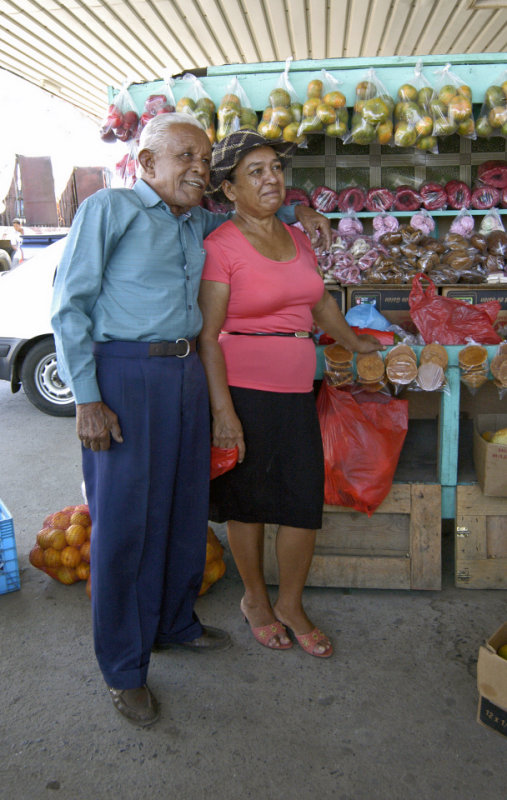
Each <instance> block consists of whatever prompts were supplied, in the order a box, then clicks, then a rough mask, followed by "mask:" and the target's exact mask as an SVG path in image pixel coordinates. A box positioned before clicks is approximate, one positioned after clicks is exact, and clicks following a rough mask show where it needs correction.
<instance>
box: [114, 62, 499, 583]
mask: <svg viewBox="0 0 507 800" xmlns="http://www.w3.org/2000/svg"><path fill="white" fill-rule="evenodd" d="M449 61H452V64H450V63H449ZM506 78H507V58H506V57H505V55H504V54H491V53H488V54H485V55H477V56H470V55H462V56H459V55H453V56H452V59H451V58H447V57H446V56H431V57H427V58H420V59H418V58H408V57H407V58H387V59H379V58H377V59H375V58H374V59H336V60H335V59H331V60H327V61H300V62H287V63H286V64H283V63H279V62H272V63H266V64H250V65H244V64H241V65H239V64H233V65H227V66H224V67H214V68H209V69H208V71H207V74H206V75H205V76H203V77H201V78H199V79H197V78H195V77H188V76H184V78H183V79H182V80H177V81H168V79H166V80H165V81H155V82H152V83H147V84H137V85H132V86H130V87H124V88H123V91H122V92H121V91H120V90H119V89H113V88H111V89H110V103H111V105H110V108H109V110H108V112H107V114H105V119H104V126H103V135H104V136H109V137H110V138H111V140H114V139H115V137H116V138H122V137H123V138H124V140H125V141H126V148H127V149H126V156H125V159H124V161H123V162H122V164H121V165H120V169H121V172H122V176H123V177H124V178H125V182H126V183H128V181H129V180H130V181H132V180H134V179H135V178H134V176H133V170H132V168H130V170H129V169H128V168H127V165H128V164H129V163H130V164H132V163H134V162H135V147H136V144H135V142H136V136H135V133H132V134H131V135H129V134H128V125H127V126H125V125H124V126H123V127H120V126H119V125H118V123H119V121H120V120H119V117H115V113H116V112H118V111H121V112H122V113H125V111H126V106H125V96H126V95H125V92H127V94H128V102H129V103H130V104H131V105H130V107H129V110H130V112H134V114H137V118H138V120H140V121H141V122H140V124H141V126H142V124H143V116H144V121H146V119H148V118H149V116H150V114H152V113H164V111H165V112H170V111H171V110H174V109H176V110H185V111H187V112H188V113H192V114H194V115H195V116H197V117H198V118H199V117H200V118H201V120H202V121H203V124H204V127H205V128H206V130H207V132H208V135H209V136H210V139H211V140H212V141H215V140H216V138H217V137H218V138H220V137H221V136H223V135H225V134H226V133H227V132H228V131H229V130H231V129H234V126H235V125H236V126H237V127H239V126H241V125H243V126H245V127H249V126H250V127H257V126H258V129H259V130H260V131H261V132H263V133H264V135H266V136H267V137H270V136H271V137H272V138H277V137H278V136H283V137H284V138H286V139H288V140H291V141H296V142H297V143H298V144H299V147H298V150H297V153H296V154H295V156H294V157H293V158H292V160H291V163H290V166H289V167H287V169H286V184H287V186H288V187H291V189H292V197H299V198H300V199H303V201H304V202H307V203H308V204H311V205H313V206H314V207H316V208H317V209H318V210H321V211H322V212H323V213H326V214H327V215H328V216H329V217H330V218H332V219H333V220H336V222H335V223H334V224H335V225H336V227H337V231H336V236H337V239H340V245H339V246H337V248H336V249H335V253H334V256H335V257H333V258H330V254H329V253H326V254H320V255H321V256H322V258H321V261H320V264H321V268H322V271H323V274H324V278H325V281H326V283H327V285H328V288H329V289H330V290H331V291H332V293H333V295H334V296H335V298H336V300H337V302H338V303H339V305H340V307H341V309H342V311H344V312H347V311H349V310H350V309H352V308H354V307H355V306H358V305H363V304H366V303H370V304H371V303H374V304H375V307H376V309H377V310H378V311H379V312H380V313H381V314H382V315H383V316H384V317H385V319H386V320H388V322H389V323H391V324H392V325H395V326H398V327H399V328H402V329H405V330H406V331H407V333H411V334H412V335H413V334H415V333H417V326H415V327H414V324H413V322H414V320H413V319H412V314H411V311H412V307H411V302H410V295H411V289H412V284H413V279H414V276H415V275H416V274H418V273H423V274H424V275H425V276H427V277H429V278H430V279H433V280H432V284H433V285H434V287H435V291H436V293H437V294H438V296H439V297H442V298H444V297H447V298H451V297H454V298H456V299H458V300H460V301H465V303H468V304H470V305H471V306H472V307H480V306H482V307H485V306H486V305H488V304H490V303H495V304H496V308H497V313H496V314H495V319H494V320H493V322H494V324H495V326H496V331H497V334H498V332H499V333H500V336H498V335H497V338H496V339H494V338H493V339H492V340H489V341H488V340H487V339H482V341H481V340H480V338H478V339H477V342H478V343H480V344H481V345H483V349H484V351H485V357H484V376H483V377H484V380H482V377H481V379H480V381H478V380H476V379H475V378H474V381H475V382H474V381H471V382H470V381H469V382H468V383H467V381H466V380H463V376H464V372H465V371H466V370H465V365H464V364H463V362H462V356H461V354H462V351H463V350H464V348H465V347H466V346H467V345H468V344H469V343H470V342H474V341H475V340H474V337H473V336H468V338H467V335H466V334H464V335H463V340H462V341H461V342H452V343H451V344H447V343H446V344H444V349H445V352H446V364H445V386H442V385H440V386H438V387H437V388H436V389H434V390H431V389H428V386H423V387H422V390H421V386H419V387H418V390H417V391H411V390H412V389H413V388H414V387H413V386H408V387H407V386H405V387H404V388H402V390H400V388H399V387H398V388H397V389H396V391H395V392H394V393H395V394H398V393H399V392H400V391H401V395H400V396H403V397H406V398H407V400H408V407H409V420H410V424H409V432H408V435H407V439H406V442H405V446H404V449H403V451H402V453H401V456H400V460H399V463H398V469H397V471H396V473H395V475H394V482H393V484H392V487H391V491H390V492H389V494H388V496H387V497H386V498H385V499H384V500H383V502H382V504H381V505H380V506H379V507H378V508H377V509H375V512H374V513H373V514H372V515H371V516H367V515H365V514H364V513H361V512H359V511H356V510H354V509H351V508H350V507H348V508H347V507H345V506H344V507H342V506H332V505H327V506H326V508H325V511H326V514H325V526H324V528H323V530H322V531H321V532H320V533H319V537H318V540H317V549H316V557H315V559H314V563H313V567H312V571H311V573H310V576H309V582H310V583H312V584H314V585H339V586H355V587H378V588H409V589H410V588H411V589H437V588H439V587H440V580H441V564H440V550H441V522H442V519H454V520H455V528H456V530H455V533H456V584H457V585H458V586H464V587H474V586H488V587H490V588H505V586H506V585H507V579H506V575H507V541H506V535H505V532H506V530H507V472H506V464H507V446H505V447H504V446H503V445H501V446H500V447H503V450H501V451H500V453H501V454H502V453H503V455H501V458H499V460H498V462H497V463H498V468H499V469H500V470H503V474H504V475H505V476H506V477H505V480H504V482H503V484H501V485H500V488H499V489H497V490H496V491H497V495H494V497H493V498H492V500H491V501H488V498H487V495H486V496H485V495H484V493H483V491H482V489H481V487H480V486H477V476H476V466H475V468H474V462H473V460H472V451H473V447H472V442H473V438H474V436H475V435H476V433H475V432H474V430H473V428H474V422H477V419H478V417H479V416H480V415H483V414H496V415H498V426H499V427H507V422H506V424H505V425H503V422H502V420H503V417H502V416H501V415H502V414H504V415H505V414H506V413H507V411H506V408H507V407H506V405H505V390H504V389H505V387H504V384H503V383H502V382H501V381H500V383H499V382H498V380H497V378H496V375H495V374H494V373H492V372H491V371H490V368H491V363H492V361H493V359H494V358H495V356H497V355H498V354H499V350H498V347H499V345H498V343H499V342H500V341H501V340H502V338H505V331H506V329H507V270H506V268H505V263H506V261H505V256H506V255H507V247H506V246H505V242H506V241H507V235H506V234H505V230H504V227H503V223H504V221H505V215H506V214H507V177H506V176H507V160H506V157H507V148H506V142H507V82H506ZM157 98H158V100H157ZM162 101H163V102H164V103H165V105H166V108H165V109H164V110H161V105H160V104H161V103H162ZM157 102H158V103H159V106H158V107H157V108H156V110H154V109H155V106H156V103H157ZM115 109H116V111H115ZM127 113H128V112H127ZM130 118H131V119H133V116H132V114H131V116H130V117H129V119H130ZM115 125H116V131H117V132H119V133H118V135H116V134H115ZM415 215H418V216H419V217H420V224H419V225H417V224H416V222H415ZM388 219H390V220H392V219H394V220H395V225H393V226H392V227H389V225H388V224H387V222H386V220H388ZM342 223H345V225H344V227H343V228H340V226H341V224H342ZM380 223H382V225H383V226H384V227H383V229H382V230H381V231H380V234H379V236H377V237H376V236H375V234H376V233H379V229H380ZM424 225H426V226H427V228H426V229H424ZM456 225H458V227H456ZM400 226H401V227H400ZM414 226H415V229H416V230H419V231H423V233H424V235H425V236H426V237H430V238H431V240H432V241H433V242H435V241H438V242H439V243H440V245H441V247H442V248H443V249H440V250H437V249H435V248H433V249H432V248H431V246H428V248H427V250H428V252H427V253H426V255H425V256H424V258H423V254H422V253H421V247H419V245H420V244H421V240H420V237H419V238H418V239H417V240H416V239H415V238H413V240H411V241H409V242H405V241H401V237H400V240H399V241H397V242H396V243H394V242H392V248H391V249H389V247H390V244H389V243H388V239H385V238H384V239H382V235H384V234H387V233H389V231H391V232H393V231H395V230H398V229H399V230H403V231H404V233H406V232H407V231H413V230H414ZM493 232H497V233H498V232H499V233H498V236H497V237H496V238H495V239H494V238H493V237H492V238H491V240H490V242H489V246H488V237H489V236H490V235H491V234H492V233H493ZM410 235H411V234H410ZM473 236H475V237H476V238H475V240H472V237H473ZM347 237H348V238H347ZM446 237H447V238H446ZM449 237H450V238H449ZM452 237H454V238H452ZM503 237H505V240H504V238H503ZM349 239H350V241H349ZM358 239H361V240H364V241H365V242H366V244H367V247H366V250H363V251H362V252H360V253H359V255H358V253H357V252H356V251H357V241H358ZM379 241H380V244H381V245H382V247H384V250H385V252H383V253H380V254H379V252H377V251H375V247H376V246H377V245H378V243H379ZM493 241H495V248H496V249H493ZM343 242H345V246H343V247H342V244H343ZM405 245H409V246H407V248H406V250H405V251H404V252H403V253H402V256H404V258H403V257H401V256H400V248H401V250H402V251H403V247H404V246H405ZM353 247H355V248H356V251H354V252H353V251H352V248H353ZM410 248H412V249H410ZM338 251H339V253H338ZM372 252H375V259H377V260H376V261H375V264H376V267H375V269H372V264H373V261H371V260H370V261H368V260H367V259H366V260H365V256H367V255H368V254H371V253H372ZM336 253H338V256H337V255H336ZM331 255H332V254H331ZM355 256H357V257H355ZM361 258H362V259H363V263H362V264H361V263H359V265H358V262H360V261H361ZM379 258H380V262H379V260H378V259H379ZM382 258H383V259H384V261H383V262H382ZM460 259H461V260H460ZM379 263H380V266H379ZM344 265H345V266H347V268H348V271H347V270H344V269H343V267H344ZM316 341H317V351H318V369H317V373H316V380H317V381H320V380H321V379H322V378H323V373H324V372H325V371H326V368H325V367H326V365H325V362H324V345H323V344H319V340H318V339H317V340H316ZM428 341H433V339H430V340H428V338H425V339H424V342H425V343H428ZM435 341H438V339H436V338H435ZM441 341H442V340H441ZM411 345H412V346H413V351H414V354H415V359H416V365H417V364H420V357H421V350H422V347H423V345H422V344H421V341H420V340H419V341H417V340H414V339H412V340H411ZM390 350H391V348H390V347H389V348H388V349H387V351H386V353H385V354H384V357H385V356H387V355H388V354H389V352H390ZM506 377H507V376H506ZM352 378H353V380H356V379H357V364H356V362H355V361H354V364H353V367H352ZM407 383H410V382H407ZM388 389H390V391H391V392H392V391H393V386H392V384H391V385H390V386H388ZM485 497H486V499H484V498H485ZM471 508H475V509H476V511H475V514H474V517H473V520H471V518H470V515H471ZM273 540H274V532H273V531H270V532H268V537H267V544H266V571H267V575H268V579H269V580H272V581H276V578H277V576H276V568H275V558H274V544H273Z"/></svg>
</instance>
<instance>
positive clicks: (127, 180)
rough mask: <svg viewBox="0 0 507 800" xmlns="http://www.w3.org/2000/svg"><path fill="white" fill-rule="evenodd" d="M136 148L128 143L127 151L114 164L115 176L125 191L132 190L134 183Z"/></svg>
mask: <svg viewBox="0 0 507 800" xmlns="http://www.w3.org/2000/svg"><path fill="white" fill-rule="evenodd" d="M138 150H139V148H138V146H137V144H136V143H135V142H134V141H131V142H129V144H128V150H127V152H126V153H125V155H124V156H123V158H121V159H120V160H119V161H118V163H117V164H116V174H117V175H118V177H119V178H120V179H121V181H122V183H123V185H124V186H125V188H126V189H132V188H133V187H134V185H135V183H136V180H137V178H136V170H137V153H138Z"/></svg>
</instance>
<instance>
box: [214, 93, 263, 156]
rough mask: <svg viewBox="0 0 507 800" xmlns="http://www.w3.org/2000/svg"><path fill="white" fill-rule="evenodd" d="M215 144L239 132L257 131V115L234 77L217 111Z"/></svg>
mask: <svg viewBox="0 0 507 800" xmlns="http://www.w3.org/2000/svg"><path fill="white" fill-rule="evenodd" d="M217 119H218V124H217V142H221V141H222V139H224V138H225V136H228V135H229V134H230V133H234V132H235V131H239V130H252V131H255V130H257V125H258V122H259V120H258V119H257V113H256V112H255V111H254V109H253V108H252V104H251V103H250V100H249V99H248V97H247V94H246V92H245V90H244V89H243V87H242V86H241V84H240V82H239V80H238V79H237V78H236V77H234V78H233V79H232V80H231V81H230V82H229V84H228V86H227V91H226V93H225V94H224V96H223V97H222V99H221V101H220V105H219V106H218V109H217Z"/></svg>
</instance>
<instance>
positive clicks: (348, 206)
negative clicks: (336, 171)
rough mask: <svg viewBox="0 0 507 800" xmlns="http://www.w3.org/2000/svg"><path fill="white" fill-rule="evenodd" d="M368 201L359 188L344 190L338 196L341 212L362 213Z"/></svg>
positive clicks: (352, 187) (351, 187) (353, 187)
mask: <svg viewBox="0 0 507 800" xmlns="http://www.w3.org/2000/svg"><path fill="white" fill-rule="evenodd" d="M365 200H366V197H365V194H364V192H363V190H362V189H360V188H359V187H358V186H350V187H348V188H347V189H342V191H341V192H340V193H339V195H338V208H339V209H340V211H343V212H346V211H361V210H362V209H363V208H364V202H365Z"/></svg>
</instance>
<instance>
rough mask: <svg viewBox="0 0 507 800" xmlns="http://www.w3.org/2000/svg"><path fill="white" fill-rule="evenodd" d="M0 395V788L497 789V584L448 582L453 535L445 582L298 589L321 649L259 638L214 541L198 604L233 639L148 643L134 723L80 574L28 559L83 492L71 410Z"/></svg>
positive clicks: (426, 799)
mask: <svg viewBox="0 0 507 800" xmlns="http://www.w3.org/2000/svg"><path fill="white" fill-rule="evenodd" d="M0 408H1V413H0V459H1V464H2V477H1V486H0V497H1V498H2V500H3V502H4V503H5V504H6V505H7V507H8V508H9V510H10V511H11V513H12V516H13V519H14V525H15V532H16V541H17V547H18V556H19V564H20V568H21V582H22V588H21V591H19V592H14V593H11V594H6V595H3V596H1V597H0V614H1V637H0V652H1V660H0V698H1V701H0V799H1V800H39V799H42V798H55V799H56V798H59V799H60V800H110V799H111V800H118V798H123V800H138V798H139V799H141V798H150V800H151V799H152V798H153V800H158V799H159V798H160V799H161V800H162V798H163V800H172V799H173V798H174V799H175V800H176V798H178V800H198V798H202V797H203V796H206V797H207V798H209V800H243V799H244V798H245V799H246V798H252V800H310V798H312V800H313V798H323V799H324V800H328V799H329V800H331V798H332V799H333V800H372V799H373V798H375V800H405V798H407V797H414V798H417V800H498V798H500V797H504V796H505V785H506V778H507V770H506V767H505V764H506V758H505V754H506V749H505V748H506V744H507V742H506V740H505V738H503V737H501V736H499V735H498V734H495V733H492V732H491V731H489V730H486V729H485V728H483V727H481V726H480V725H479V724H478V723H477V722H476V720H475V716H476V706H477V690H476V660H477V654H478V648H479V645H480V644H481V643H482V642H483V641H484V639H485V638H486V637H487V636H488V635H489V634H491V633H493V632H494V631H495V630H496V629H497V628H498V627H499V625H500V624H501V623H502V622H504V621H505V619H506V618H507V612H506V602H505V601H506V596H505V592H502V591H473V590H466V589H456V588H455V587H454V585H453V563H452V551H453V543H452V536H451V535H449V534H446V535H445V536H444V537H443V560H444V578H443V589H442V591H440V592H427V593H422V592H403V591H385V590H384V591H380V590H379V591H374V590H353V591H348V590H341V589H308V590H307V592H306V606H307V609H308V611H309V614H310V616H311V617H312V618H313V619H314V620H315V622H316V623H317V624H318V625H319V626H320V627H321V628H322V629H323V630H325V631H326V633H328V634H329V635H330V636H331V637H332V639H333V641H334V644H335V649H336V654H335V656H334V657H333V658H331V659H329V660H327V661H325V660H319V659H316V658H311V657H310V656H308V655H306V654H305V653H303V651H302V650H301V649H299V648H294V649H293V650H290V651H287V652H278V653H277V652H271V651H268V650H266V649H265V648H262V647H260V646H259V645H258V644H257V643H256V642H255V641H254V639H253V638H252V637H251V635H250V634H249V629H248V627H247V626H246V625H245V624H244V622H243V620H242V618H241V616H240V613H239V601H240V598H241V583H240V581H239V578H238V574H237V571H236V569H235V567H234V564H233V563H232V560H231V558H230V556H229V554H228V553H227V552H226V562H227V572H226V575H225V577H224V578H223V579H222V580H221V581H220V582H219V583H218V584H216V585H215V586H214V587H213V588H212V589H211V590H210V592H209V593H208V594H207V595H205V596H204V597H203V598H201V599H199V601H198V607H197V611H198V613H199V615H200V617H201V618H202V620H203V622H206V623H209V624H211V625H218V626H221V627H224V628H226V629H227V630H228V631H230V633H231V635H232V637H233V639H234V646H233V647H232V648H231V649H230V650H228V651H227V652H225V653H217V654H215V655H202V654H200V655H197V654H194V653H180V652H175V653H174V654H173V653H170V652H165V653H160V654H156V655H154V656H153V659H152V665H151V668H150V677H149V682H150V685H151V687H152V689H153V690H154V692H155V693H156V695H157V696H158V698H159V699H160V701H161V704H162V716H161V719H160V721H159V722H158V723H157V725H156V726H154V727H153V728H151V729H148V730H143V729H140V728H136V727H133V726H131V725H129V724H128V723H127V722H126V721H125V720H124V719H123V718H122V717H120V716H119V715H118V714H117V713H116V712H115V711H114V709H113V707H112V705H111V703H110V700H109V698H108V696H107V694H106V690H105V686H104V683H103V681H102V678H101V676H100V673H99V670H98V667H97V665H96V662H95V657H94V653H93V647H92V641H91V635H90V603H89V600H88V598H87V596H86V594H85V588H84V584H83V583H79V584H76V585H74V586H70V587H66V586H62V585H60V584H58V583H56V582H55V581H53V580H52V579H51V578H49V577H47V576H46V575H44V574H43V573H41V572H39V571H37V570H35V569H34V568H33V567H31V565H30V564H29V562H28V552H29V550H30V548H31V547H32V546H33V543H34V541H35V536H36V533H37V531H38V530H39V528H40V527H41V523H42V520H43V518H44V517H45V515H46V514H47V513H49V512H51V511H55V510H58V509H59V508H62V507H63V506H65V505H69V504H73V503H79V502H81V497H80V481H81V477H80V454H79V446H78V442H77V440H76V439H75V434H74V420H73V419H55V418H52V417H48V416H45V415H43V414H41V413H40V412H38V411H36V410H35V409H34V408H33V407H32V406H31V405H30V404H29V403H28V401H27V399H26V398H25V397H24V396H23V395H22V394H19V395H16V396H11V395H10V392H9V388H8V386H6V385H0ZM217 532H218V534H219V536H220V538H221V539H222V540H224V531H223V527H220V528H217Z"/></svg>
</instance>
